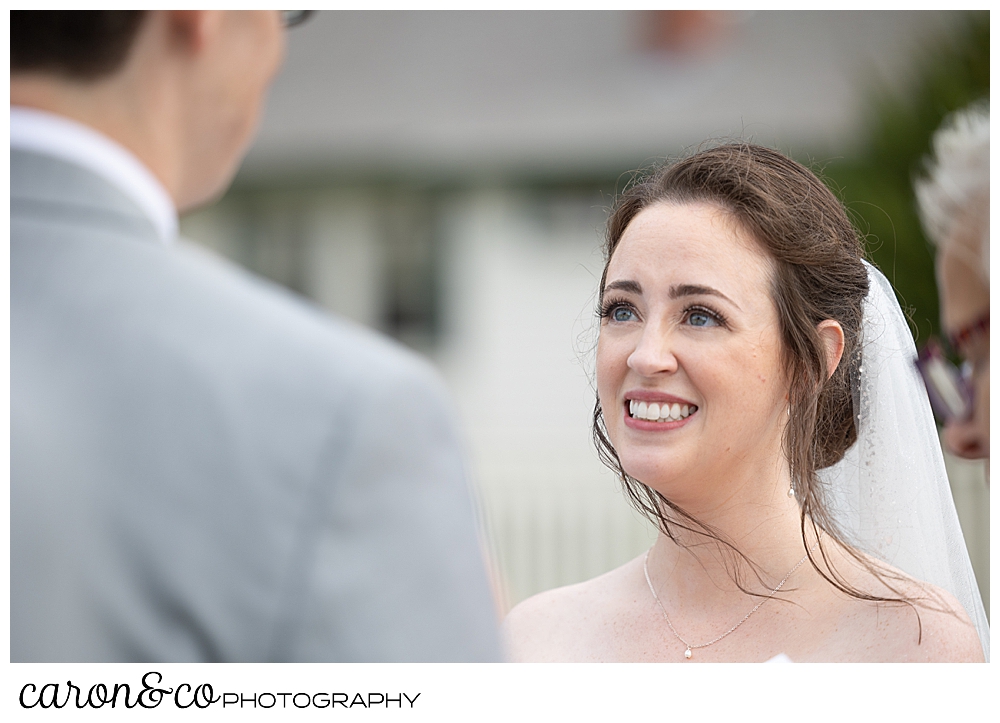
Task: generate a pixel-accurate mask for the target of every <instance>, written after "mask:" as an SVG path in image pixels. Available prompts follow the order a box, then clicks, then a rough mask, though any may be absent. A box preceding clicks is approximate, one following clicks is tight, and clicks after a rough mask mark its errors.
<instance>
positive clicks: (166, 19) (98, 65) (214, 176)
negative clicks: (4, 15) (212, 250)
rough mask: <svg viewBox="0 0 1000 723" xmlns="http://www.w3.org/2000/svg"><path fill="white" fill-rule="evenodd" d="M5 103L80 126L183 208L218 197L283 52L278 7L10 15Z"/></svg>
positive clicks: (250, 133)
mask: <svg viewBox="0 0 1000 723" xmlns="http://www.w3.org/2000/svg"><path fill="white" fill-rule="evenodd" d="M10 39H11V40H10V44H11V93H10V102H11V105H12V106H15V105H17V106H26V107H29V108H35V109H38V110H43V111H48V112H51V113H55V114H58V115H62V116H65V117H67V118H70V119H72V120H75V121H78V122H80V123H83V124H85V125H88V126H90V127H92V128H94V129H96V130H98V131H100V132H101V133H103V134H105V135H106V136H108V137H110V138H112V139H113V140H115V141H117V142H118V143H119V144H121V145H122V146H124V147H125V148H127V149H128V150H130V151H131V152H132V153H134V154H135V155H136V156H137V157H138V158H139V160H140V161H142V162H143V163H144V164H145V165H146V166H147V167H148V168H149V170H151V171H152V172H153V174H154V175H155V176H156V177H157V178H158V179H159V180H160V182H161V183H162V184H163V186H164V188H165V189H166V190H167V192H168V193H169V194H170V195H171V197H172V198H173V199H174V203H175V205H176V206H177V207H178V208H179V209H181V210H184V209H187V208H191V207H194V206H197V205H199V204H202V203H205V202H206V201H209V200H211V199H212V198H215V197H217V196H218V195H219V194H221V193H222V192H223V191H224V190H225V189H226V187H227V186H228V185H229V182H230V180H231V179H232V176H233V175H234V174H235V172H236V169H237V168H238V166H239V162H240V160H242V157H243V154H244V153H245V151H246V149H247V147H248V145H249V143H250V140H251V138H252V136H253V132H254V130H255V128H256V124H257V120H258V116H259V115H260V110H261V108H262V104H263V97H264V94H265V92H266V90H267V87H268V86H269V85H270V81H271V80H272V79H273V77H274V75H275V74H276V72H277V70H278V67H279V66H280V64H281V60H282V57H283V55H284V33H283V28H282V15H281V13H280V12H279V11H219V10H162V11H157V10H150V11H111V10H101V11H11V13H10Z"/></svg>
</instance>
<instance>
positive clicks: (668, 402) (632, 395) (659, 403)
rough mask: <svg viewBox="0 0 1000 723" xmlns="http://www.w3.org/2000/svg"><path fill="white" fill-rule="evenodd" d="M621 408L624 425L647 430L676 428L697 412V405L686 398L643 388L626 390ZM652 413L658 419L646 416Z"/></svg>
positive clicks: (656, 430)
mask: <svg viewBox="0 0 1000 723" xmlns="http://www.w3.org/2000/svg"><path fill="white" fill-rule="evenodd" d="M653 405H656V406H655V408H653V409H651V408H650V407H652V406H653ZM622 409H623V412H622V413H623V416H624V419H625V426H627V427H631V428H632V429H638V430H642V431H648V432H665V431H669V430H672V429H678V428H679V427H683V426H684V425H685V424H687V423H688V420H690V419H691V417H693V416H694V415H695V414H696V413H697V412H698V407H697V405H695V404H692V403H691V402H689V401H688V400H686V399H682V398H681V397H676V396H674V395H672V394H664V393H663V392H654V391H649V390H644V389H637V390H635V391H631V392H626V393H625V396H624V403H623V404H622ZM653 413H655V415H656V417H657V419H658V420H659V421H654V420H652V419H649V418H648V417H649V416H651V415H652V414H653Z"/></svg>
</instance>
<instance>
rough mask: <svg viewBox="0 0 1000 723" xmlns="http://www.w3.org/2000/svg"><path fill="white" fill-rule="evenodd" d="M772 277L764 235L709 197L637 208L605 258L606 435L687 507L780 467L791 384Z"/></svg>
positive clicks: (635, 467)
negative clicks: (758, 237)
mask: <svg viewBox="0 0 1000 723" xmlns="http://www.w3.org/2000/svg"><path fill="white" fill-rule="evenodd" d="M771 275H772V263H771V261H770V259H769V258H768V257H767V256H766V255H765V254H764V252H763V251H762V250H761V248H760V246H759V244H757V242H756V241H754V240H753V239H752V238H751V237H750V236H749V235H748V234H747V233H746V232H745V231H743V230H742V228H740V227H739V225H738V224H737V223H736V222H735V221H734V219H733V218H732V216H730V215H729V214H728V213H726V212H724V211H722V210H720V209H719V208H718V207H716V206H714V205H710V204H706V203H686V204H675V203H667V202H662V203H659V204H656V205H653V206H650V207H648V208H646V209H644V210H643V211H641V212H640V213H639V214H638V215H637V216H636V217H635V218H634V219H633V220H632V222H631V223H630V224H629V226H628V227H627V228H626V230H625V232H624V234H623V235H622V237H621V240H620V242H619V244H618V247H617V248H616V249H615V252H614V254H613V256H612V258H611V262H610V264H609V265H608V272H607V280H606V285H605V287H604V303H603V306H602V320H601V331H600V337H599V341H598V346H597V388H598V396H599V398H600V401H601V407H602V408H603V410H604V418H605V422H606V424H607V429H608V435H609V438H610V440H611V443H612V444H613V445H614V448H615V450H616V451H617V452H618V456H619V459H620V460H621V463H622V466H623V468H624V469H625V471H626V472H627V473H628V474H629V475H631V476H632V477H634V478H636V479H638V480H639V481H641V482H644V483H645V484H647V485H649V486H650V487H653V488H654V489H656V490H658V491H660V492H661V493H663V494H664V495H665V496H666V497H667V498H668V499H670V500H672V501H674V502H676V503H678V504H680V505H681V506H682V507H683V506H684V505H685V503H687V504H689V505H691V504H692V503H695V502H697V501H699V500H701V501H709V500H710V499H712V497H709V498H708V499H706V498H705V495H706V494H708V495H711V496H714V497H715V498H717V497H718V495H719V494H724V495H727V494H728V493H726V492H725V491H724V489H723V487H726V486H731V485H733V484H737V485H739V484H745V483H748V482H752V481H753V480H754V479H757V478H761V476H763V478H766V479H768V480H770V481H772V482H773V480H774V479H775V473H776V471H777V470H778V469H779V467H780V458H781V434H782V431H783V427H784V424H785V422H786V420H787V409H788V395H787V391H788V388H787V383H786V381H785V374H784V371H783V367H782V363H781V341H780V335H779V327H778V315H777V310H776V309H775V306H774V303H773V301H772V299H771V295H770V283H771ZM644 417H645V418H644ZM654 417H655V418H656V421H653V419H652V418H654ZM720 485H721V486H722V487H720ZM730 489H731V487H730Z"/></svg>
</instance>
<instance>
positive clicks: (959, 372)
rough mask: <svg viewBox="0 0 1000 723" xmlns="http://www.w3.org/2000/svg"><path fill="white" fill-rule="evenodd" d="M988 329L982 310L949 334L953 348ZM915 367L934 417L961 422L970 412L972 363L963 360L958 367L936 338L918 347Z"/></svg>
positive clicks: (987, 318)
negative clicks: (975, 318) (977, 317)
mask: <svg viewBox="0 0 1000 723" xmlns="http://www.w3.org/2000/svg"><path fill="white" fill-rule="evenodd" d="M989 330H990V316H989V314H986V315H985V316H983V317H981V318H980V319H978V320H976V321H975V322H973V323H972V324H969V325H968V326H966V327H963V328H962V329H959V330H958V331H957V332H956V333H954V334H952V335H951V337H950V340H951V347H952V348H953V349H963V348H966V347H967V346H968V344H969V341H970V340H971V339H972V338H973V337H975V336H978V335H980V334H983V333H987V332H989ZM916 364H917V369H918V370H919V371H920V376H921V377H922V378H923V380H924V386H925V387H927V396H928V397H929V398H930V401H931V408H932V409H933V410H934V414H935V415H936V416H937V418H938V420H939V421H941V422H942V423H945V424H947V423H948V422H961V421H964V420H966V419H968V418H969V417H970V416H971V415H972V400H973V393H972V370H973V366H972V364H971V363H970V362H968V361H966V362H965V363H964V364H962V367H961V368H959V367H957V366H955V365H954V364H952V363H951V362H950V361H949V360H948V358H947V357H946V356H945V353H944V350H943V349H942V347H941V344H940V342H938V341H937V340H936V339H931V340H930V341H928V342H927V344H926V345H925V346H924V348H923V349H921V350H920V353H919V355H918V356H917V360H916Z"/></svg>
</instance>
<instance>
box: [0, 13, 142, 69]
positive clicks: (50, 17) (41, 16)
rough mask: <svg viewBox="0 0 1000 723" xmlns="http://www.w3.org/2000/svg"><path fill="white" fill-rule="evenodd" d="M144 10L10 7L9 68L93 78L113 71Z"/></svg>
mask: <svg viewBox="0 0 1000 723" xmlns="http://www.w3.org/2000/svg"><path fill="white" fill-rule="evenodd" d="M145 16H146V11H145V10H11V11H10V70H11V72H12V73H17V72H31V71H39V72H45V73H55V74H57V75H62V76H66V77H68V78H72V79H74V80H83V81H87V80H96V79H98V78H101V77H103V76H106V75H110V74H112V73H114V72H115V71H116V70H118V69H119V68H120V67H121V66H122V65H123V64H124V63H125V60H126V58H128V54H129V51H130V50H131V48H132V43H133V41H134V40H135V37H136V35H137V34H138V32H139V28H140V27H141V26H142V21H143V19H144V18H145Z"/></svg>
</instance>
